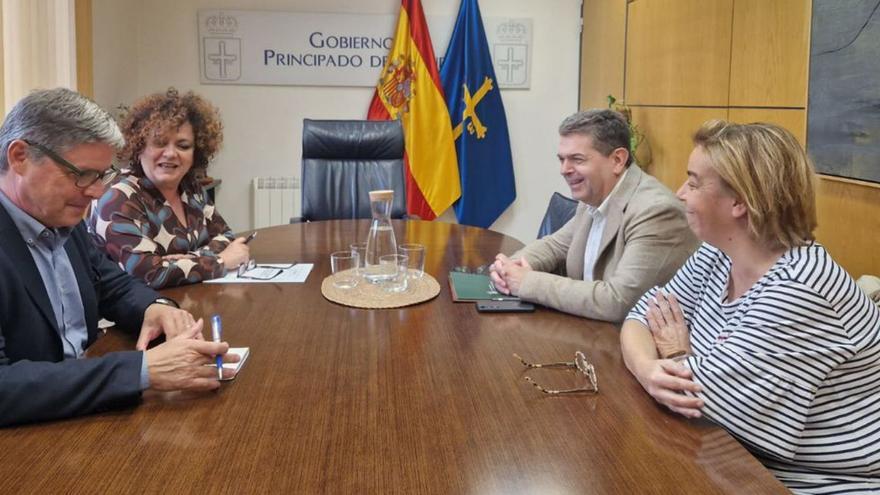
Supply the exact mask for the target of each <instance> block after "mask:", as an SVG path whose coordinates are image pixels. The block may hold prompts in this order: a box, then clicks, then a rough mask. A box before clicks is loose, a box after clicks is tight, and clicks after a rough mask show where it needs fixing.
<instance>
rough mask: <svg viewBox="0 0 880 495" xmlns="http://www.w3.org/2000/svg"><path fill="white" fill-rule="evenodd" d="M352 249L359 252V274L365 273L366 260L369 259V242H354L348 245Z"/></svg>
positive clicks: (353, 251)
mask: <svg viewBox="0 0 880 495" xmlns="http://www.w3.org/2000/svg"><path fill="white" fill-rule="evenodd" d="M348 247H349V248H350V249H351V252H352V253H357V255H358V265H357V274H358V275H360V276H363V275H364V262H366V260H367V243H366V242H353V243H351V244H350V245H349V246H348Z"/></svg>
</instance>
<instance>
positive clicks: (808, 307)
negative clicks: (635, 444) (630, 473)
mask: <svg viewBox="0 0 880 495" xmlns="http://www.w3.org/2000/svg"><path fill="white" fill-rule="evenodd" d="M729 275H730V259H729V258H728V257H727V256H726V255H725V254H724V253H722V252H721V251H719V250H718V249H716V248H714V247H712V246H709V245H708V244H703V246H702V247H701V248H700V249H699V250H698V251H697V252H696V253H695V254H694V255H693V256H692V257H691V258H690V259H689V260H688V261H687V263H686V264H685V266H684V267H682V269H681V270H679V271H678V273H677V274H676V275H675V277H673V279H672V280H670V281H669V283H668V284H667V285H666V286H665V288H664V289H665V290H666V291H667V292H670V293H673V294H675V296H676V297H677V298H678V300H679V302H680V304H681V307H682V311H683V312H684V316H685V320H686V322H687V325H688V328H689V329H690V340H691V347H692V351H693V355H692V356H690V357H688V358H687V360H686V361H683V363H686V365H687V366H688V367H689V368H690V369H691V370H692V371H693V374H694V381H696V382H697V383H699V384H700V385H701V386H702V389H703V391H702V392H700V394H698V396H699V397H700V398H701V399H703V401H704V403H705V406H704V407H703V409H702V412H703V415H704V416H705V417H707V418H708V419H710V420H712V421H714V422H715V423H717V424H719V425H721V426H722V427H723V428H725V429H726V430H727V431H729V432H730V433H731V434H732V435H733V436H734V437H736V438H737V439H738V440H739V441H740V442H741V443H742V444H743V445H744V446H745V447H746V448H747V449H749V450H750V451H751V452H752V453H753V454H755V455H756V456H757V457H758V458H759V459H760V460H761V461H762V462H763V463H764V465H765V466H767V468H768V469H770V470H771V471H772V472H773V473H774V474H775V475H776V477H777V478H778V479H779V480H780V481H782V482H783V483H784V484H785V485H786V486H787V487H788V488H789V489H790V490H792V491H793V492H795V493H862V492H866V491H871V492H873V491H880V309H878V308H877V306H876V305H874V304H872V303H871V301H870V300H869V299H868V297H867V296H866V295H865V294H864V293H862V292H861V291H860V290H859V288H858V287H857V286H856V284H855V282H854V281H853V279H852V278H851V277H850V276H849V275H848V274H847V273H846V272H845V271H844V270H843V269H842V268H841V267H840V266H839V265H838V264H837V263H835V262H834V261H833V260H832V259H831V256H829V254H828V252H827V251H825V249H824V248H823V247H822V246H821V245H819V244H818V243H810V244H808V245H806V246H801V247H797V248H793V249H791V250H789V251H787V252H786V253H784V254H783V255H782V256H781V257H780V259H779V260H778V261H777V262H776V264H775V265H773V267H771V268H770V270H769V271H768V272H767V273H766V274H765V275H764V276H763V277H762V278H761V279H760V280H758V282H757V283H755V285H754V286H752V287H751V288H750V289H749V290H748V292H746V293H745V294H744V295H743V296H742V297H740V298H739V299H737V300H735V301H731V302H727V301H726V297H727V281H728V276H729ZM657 289H658V288H657V287H655V288H653V289H651V290H650V291H649V292H648V293H647V294H645V295H644V296H642V298H641V300H639V302H638V303H637V304H636V306H635V307H634V308H633V309H632V311H631V312H630V314H629V316H628V317H627V318H628V319H635V320H639V321H641V322H642V323H643V324H645V325H647V323H646V320H645V313H646V311H647V309H648V306H647V302H648V301H649V300H650V299H651V298H652V297H653V296H654V294H655V293H656V291H657Z"/></svg>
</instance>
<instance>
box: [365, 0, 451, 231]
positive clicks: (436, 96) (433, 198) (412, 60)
mask: <svg viewBox="0 0 880 495" xmlns="http://www.w3.org/2000/svg"><path fill="white" fill-rule="evenodd" d="M367 118H368V119H370V120H391V119H398V120H400V121H401V123H402V124H403V134H404V142H405V148H406V155H405V156H404V163H405V164H406V165H405V166H406V188H407V190H406V196H407V197H406V203H407V204H406V209H407V212H408V213H410V214H413V215H418V216H419V217H421V218H423V219H425V220H433V219H434V218H436V217H437V216H438V215H440V214H441V213H443V212H444V211H446V209H447V208H449V207H450V206H451V205H452V203H454V202H455V201H456V200H457V199H458V198H459V196H461V185H460V183H459V177H458V162H457V161H456V154H455V145H454V142H455V140H454V139H453V138H452V123H451V122H450V119H449V111H448V110H447V108H446V101H445V99H444V98H443V85H442V84H441V82H440V74H439V72H438V70H437V61H436V59H435V58H434V50H433V48H431V37H430V35H428V25H427V23H426V22H425V14H424V12H423V11H422V4H421V2H420V1H419V0H402V1H401V6H400V17H398V19H397V31H396V33H395V35H394V45H393V46H392V47H391V51H390V52H389V53H388V60H387V62H386V63H385V67H384V68H383V69H382V75H381V76H380V77H379V82H378V84H377V85H376V93H375V95H373V101H372V102H371V103H370V111H369V113H368V114H367Z"/></svg>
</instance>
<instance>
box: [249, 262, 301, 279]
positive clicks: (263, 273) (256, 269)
mask: <svg viewBox="0 0 880 495" xmlns="http://www.w3.org/2000/svg"><path fill="white" fill-rule="evenodd" d="M288 268H293V263H289V264H281V263H273V264H271V265H259V264H257V261H256V260H253V259H250V260H248V261H247V263H242V264H240V265H238V278H249V279H251V280H272V279H273V278H275V277H277V276H278V275H281V274H282V273H283V272H284V270H287V269H288Z"/></svg>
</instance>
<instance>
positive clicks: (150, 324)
mask: <svg viewBox="0 0 880 495" xmlns="http://www.w3.org/2000/svg"><path fill="white" fill-rule="evenodd" d="M123 144H124V141H123V137H122V134H121V132H120V131H119V128H118V126H117V125H116V123H115V122H114V121H113V119H112V117H110V115H109V114H107V112H105V111H104V110H102V109H101V108H100V107H99V106H98V105H96V104H95V103H94V102H92V101H90V100H88V99H86V98H85V97H83V96H81V95H79V94H78V93H75V92H73V91H70V90H67V89H63V88H58V89H53V90H40V91H35V92H33V93H31V94H30V95H28V96H26V97H25V98H23V99H22V100H21V101H19V102H18V103H17V104H16V105H15V107H14V108H13V109H12V111H11V112H10V113H9V115H7V117H6V120H5V121H4V122H3V125H2V127H0V272H2V276H0V425H9V424H17V423H26V422H34V421H45V420H50V419H56V418H63V417H69V416H76V415H80V414H87V413H91V412H96V411H101V410H105V409H110V408H115V407H120V406H126V405H131V404H134V403H136V402H137V401H138V400H139V398H140V396H141V392H142V391H143V390H145V389H146V388H152V389H156V390H183V389H186V390H208V389H214V388H217V387H218V386H219V381H218V380H217V371H216V368H211V367H206V366H204V364H208V363H211V362H213V359H214V356H215V355H218V354H224V355H225V353H226V351H227V350H228V345H227V344H225V343H213V342H206V341H204V339H203V338H202V335H201V331H202V320H201V319H200V320H199V321H198V322H196V321H195V320H194V318H193V316H192V315H191V314H190V313H188V312H186V311H183V310H180V309H177V308H176V307H175V306H176V303H174V302H173V301H171V300H170V299H166V298H162V297H160V295H159V294H158V293H156V292H155V291H153V290H152V289H149V288H147V287H146V286H145V285H144V284H143V283H141V282H139V281H137V280H135V279H133V278H131V277H130V276H129V275H128V274H126V273H125V272H124V271H122V270H121V269H120V268H119V267H118V266H117V265H116V264H115V263H113V262H111V261H110V260H109V259H107V258H106V257H104V255H103V254H102V253H101V252H100V251H98V250H97V249H96V248H95V246H94V245H93V244H92V243H91V240H90V239H89V237H88V235H87V233H86V229H85V227H84V224H83V223H82V218H83V215H84V214H85V212H86V209H87V208H88V205H89V204H90V202H91V201H92V200H93V199H97V198H98V197H100V196H101V194H102V193H103V192H104V189H105V187H106V186H107V184H109V183H110V182H111V181H112V180H113V179H114V178H115V177H116V175H117V174H118V172H119V171H118V170H117V169H116V168H115V167H114V166H113V165H112V164H111V162H112V161H113V158H114V156H115V155H116V152H117V151H118V150H119V149H120V148H121V147H122V145H123ZM100 317H106V318H108V319H110V320H113V321H115V322H116V323H117V326H119V327H120V328H122V329H125V330H129V331H133V332H134V331H139V334H138V340H137V344H136V350H132V351H128V352H116V353H110V354H107V355H105V356H102V357H99V358H84V357H83V355H84V352H85V350H86V349H87V348H88V347H89V345H91V344H92V343H93V342H94V341H95V339H96V338H97V335H98V329H97V321H98V319H99V318H100ZM163 334H164V336H165V338H166V341H165V342H164V343H162V344H160V345H158V346H155V347H153V348H151V349H149V350H147V345H148V344H149V343H150V341H152V340H154V339H155V338H157V337H159V336H161V335H163ZM235 358H236V356H231V355H230V356H229V360H235Z"/></svg>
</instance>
